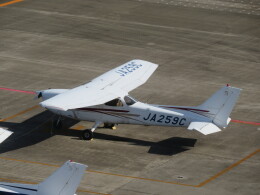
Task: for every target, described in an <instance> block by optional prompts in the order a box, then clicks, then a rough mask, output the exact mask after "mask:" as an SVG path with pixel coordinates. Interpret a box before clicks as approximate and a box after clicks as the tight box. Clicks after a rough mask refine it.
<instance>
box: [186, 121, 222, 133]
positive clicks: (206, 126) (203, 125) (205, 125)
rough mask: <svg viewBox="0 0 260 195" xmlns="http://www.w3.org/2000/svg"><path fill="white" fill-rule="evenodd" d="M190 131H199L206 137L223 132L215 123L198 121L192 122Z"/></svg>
mask: <svg viewBox="0 0 260 195" xmlns="http://www.w3.org/2000/svg"><path fill="white" fill-rule="evenodd" d="M188 129H189V130H197V131H199V132H200V133H202V134H204V135H208V134H211V133H216V132H219V131H221V129H220V128H218V127H217V126H216V125H214V124H213V123H209V122H196V121H194V122H191V123H190V125H189V126H188Z"/></svg>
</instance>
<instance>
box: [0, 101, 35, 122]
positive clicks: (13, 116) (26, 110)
mask: <svg viewBox="0 0 260 195" xmlns="http://www.w3.org/2000/svg"><path fill="white" fill-rule="evenodd" d="M39 107H40V106H39V105H35V106H33V107H30V108H28V109H25V110H23V111H21V112H18V113H17V114H15V115H12V116H9V117H7V118H4V119H1V120H0V122H4V121H7V120H10V119H13V118H15V117H17V116H20V115H23V114H25V113H26V112H29V111H31V110H34V109H36V108H39Z"/></svg>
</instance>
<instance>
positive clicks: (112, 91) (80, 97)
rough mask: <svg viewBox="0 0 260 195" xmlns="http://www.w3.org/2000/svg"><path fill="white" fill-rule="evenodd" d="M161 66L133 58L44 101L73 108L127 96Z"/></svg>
mask: <svg viewBox="0 0 260 195" xmlns="http://www.w3.org/2000/svg"><path fill="white" fill-rule="evenodd" d="M157 67H158V65H157V64H154V63H151V62H147V61H144V60H132V61H129V62H127V63H125V64H123V65H121V66H119V67H117V68H114V69H112V70H110V71H108V72H106V73H104V74H102V75H101V76H99V77H97V78H95V79H93V80H92V81H90V82H89V83H87V84H84V85H81V86H79V87H76V88H73V89H71V90H68V91H66V92H64V93H62V94H59V95H57V96H54V97H52V98H50V99H48V100H45V101H43V102H41V103H40V104H41V105H42V106H43V107H46V108H50V109H51V108H54V109H59V110H64V111H66V110H69V109H75V108H82V107H88V106H93V105H98V104H103V103H105V102H108V101H110V100H112V99H115V98H118V97H123V96H125V95H127V94H128V92H129V91H131V90H133V89H135V88H137V87H139V86H140V85H142V84H144V83H145V82H146V81H147V80H148V78H149V77H150V76H151V75H152V74H153V72H154V71H155V70H156V68H157Z"/></svg>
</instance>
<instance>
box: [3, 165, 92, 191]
mask: <svg viewBox="0 0 260 195" xmlns="http://www.w3.org/2000/svg"><path fill="white" fill-rule="evenodd" d="M86 168H87V166H86V165H83V164H79V163H75V162H71V161H67V162H66V163H64V165H63V166H62V167H60V168H59V169H58V170H56V171H55V172H54V173H53V174H52V175H51V176H50V177H48V178H47V179H45V180H44V181H43V182H42V183H40V184H35V185H33V184H18V183H5V182H0V194H1V195H11V194H14V195H18V194H20V195H58V194H59V195H74V194H75V192H76V190H77V188H78V186H79V184H80V181H81V179H82V176H83V174H84V173H85V170H86Z"/></svg>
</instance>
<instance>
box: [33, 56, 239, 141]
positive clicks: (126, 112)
mask: <svg viewBox="0 0 260 195" xmlns="http://www.w3.org/2000/svg"><path fill="white" fill-rule="evenodd" d="M157 67H158V65H157V64H153V63H151V62H147V61H143V60H132V61H130V62H127V63H125V64H123V65H121V66H119V67H117V68H115V69H112V70H110V71H108V72H106V73H104V74H103V75H101V76H99V77H97V78H95V79H93V80H92V81H90V82H88V83H86V84H83V85H81V86H79V87H76V88H73V89H48V90H42V91H37V95H38V98H40V97H42V98H43V100H44V101H43V102H41V103H40V105H41V106H42V107H44V108H46V109H48V110H50V111H52V112H53V113H55V114H57V115H59V116H65V117H70V118H73V119H77V120H84V121H93V122H94V125H93V127H92V128H91V129H90V130H85V131H83V134H82V136H83V139H85V140H90V139H92V138H93V132H94V131H95V129H96V128H97V127H98V126H99V125H101V124H102V123H104V125H105V126H107V127H108V126H110V127H113V126H114V125H115V124H120V123H121V124H123V123H124V124H137V125H160V126H170V127H188V129H189V130H197V131H199V132H201V133H203V134H205V135H207V134H211V133H215V132H218V131H221V129H220V128H225V127H227V125H228V123H229V122H230V120H231V119H230V118H229V115H230V113H231V111H232V109H233V107H234V105H235V102H236V100H237V98H238V96H239V94H240V89H238V88H234V87H230V86H228V85H227V86H225V87H223V88H221V89H220V90H219V91H217V92H216V93H215V94H214V95H213V96H212V97H211V98H209V99H208V100H207V101H205V102H204V103H203V104H201V105H200V106H197V107H184V106H169V105H155V104H146V103H142V102H139V101H137V100H135V99H134V98H132V97H131V96H129V95H128V92H129V91H132V90H133V89H135V88H137V87H138V86H140V85H142V84H144V83H145V82H146V81H147V80H148V78H149V77H150V76H151V75H152V73H153V72H154V71H155V70H156V68H157ZM60 124H61V120H60V117H59V120H57V121H55V125H56V126H60Z"/></svg>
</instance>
